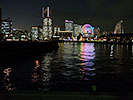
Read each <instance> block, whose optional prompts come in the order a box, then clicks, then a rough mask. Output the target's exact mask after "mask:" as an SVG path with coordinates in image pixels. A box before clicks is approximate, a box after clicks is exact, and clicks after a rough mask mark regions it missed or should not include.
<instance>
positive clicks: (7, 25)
mask: <svg viewBox="0 0 133 100" xmlns="http://www.w3.org/2000/svg"><path fill="white" fill-rule="evenodd" d="M12 30H13V28H12V21H11V20H10V18H8V19H4V20H2V24H1V31H2V33H3V34H5V35H9V34H10V33H11V32H12Z"/></svg>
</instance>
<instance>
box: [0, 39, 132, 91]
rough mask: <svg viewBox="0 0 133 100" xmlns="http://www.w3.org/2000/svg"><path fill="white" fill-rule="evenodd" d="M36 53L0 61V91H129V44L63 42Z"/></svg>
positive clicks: (130, 77)
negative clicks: (49, 49) (56, 47)
mask: <svg viewBox="0 0 133 100" xmlns="http://www.w3.org/2000/svg"><path fill="white" fill-rule="evenodd" d="M44 49H45V48H44ZM37 54H38V52H36V55H35V56H34V55H33V56H31V55H30V56H23V57H22V56H21V57H20V58H19V57H17V59H15V57H9V58H8V60H6V59H4V60H1V61H0V91H84V92H86V91H88V92H94V91H101V92H106V91H108V92H114V91H123V92H124V91H128V92H131V91H132V92H133V46H132V45H113V44H100V43H74V42H64V43H59V48H58V49H57V50H53V51H50V52H44V53H42V54H40V53H39V55H37ZM12 58H13V59H12ZM18 58H19V59H18Z"/></svg>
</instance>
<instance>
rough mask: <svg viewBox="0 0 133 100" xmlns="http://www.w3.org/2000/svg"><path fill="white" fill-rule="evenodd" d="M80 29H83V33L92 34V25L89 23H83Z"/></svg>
mask: <svg viewBox="0 0 133 100" xmlns="http://www.w3.org/2000/svg"><path fill="white" fill-rule="evenodd" d="M82 31H83V33H90V34H94V27H92V26H91V25H90V24H85V25H84V26H83V27H82Z"/></svg>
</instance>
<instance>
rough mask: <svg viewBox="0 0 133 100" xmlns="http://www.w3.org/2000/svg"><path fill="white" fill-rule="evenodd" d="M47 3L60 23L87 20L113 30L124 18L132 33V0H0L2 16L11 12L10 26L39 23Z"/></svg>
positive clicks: (85, 21) (57, 22)
mask: <svg viewBox="0 0 133 100" xmlns="http://www.w3.org/2000/svg"><path fill="white" fill-rule="evenodd" d="M48 5H49V6H50V7H51V9H52V13H53V14H52V18H53V24H54V25H59V26H62V30H63V29H64V28H63V26H64V20H65V19H70V20H74V22H75V23H78V24H85V23H89V24H91V25H92V26H95V27H98V26H99V27H100V28H101V30H102V31H103V30H111V31H112V30H114V27H115V24H116V23H117V22H118V21H119V20H121V19H122V20H124V27H125V31H126V32H127V33H129V32H130V33H133V26H132V25H133V0H0V6H1V7H2V9H3V19H4V18H7V17H9V16H10V18H11V20H12V21H13V26H14V27H16V28H20V29H28V30H29V29H30V27H31V26H35V25H42V18H41V8H42V7H46V6H48Z"/></svg>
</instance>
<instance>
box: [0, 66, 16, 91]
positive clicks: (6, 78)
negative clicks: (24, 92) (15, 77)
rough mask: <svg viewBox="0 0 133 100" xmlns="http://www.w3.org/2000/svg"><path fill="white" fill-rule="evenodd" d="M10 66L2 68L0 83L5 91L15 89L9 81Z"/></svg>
mask: <svg viewBox="0 0 133 100" xmlns="http://www.w3.org/2000/svg"><path fill="white" fill-rule="evenodd" d="M11 72H12V68H6V69H4V70H3V74H4V77H3V79H2V83H3V85H4V87H5V90H7V91H13V90H14V89H15V87H14V85H13V83H12V81H11V76H10V74H11Z"/></svg>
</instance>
